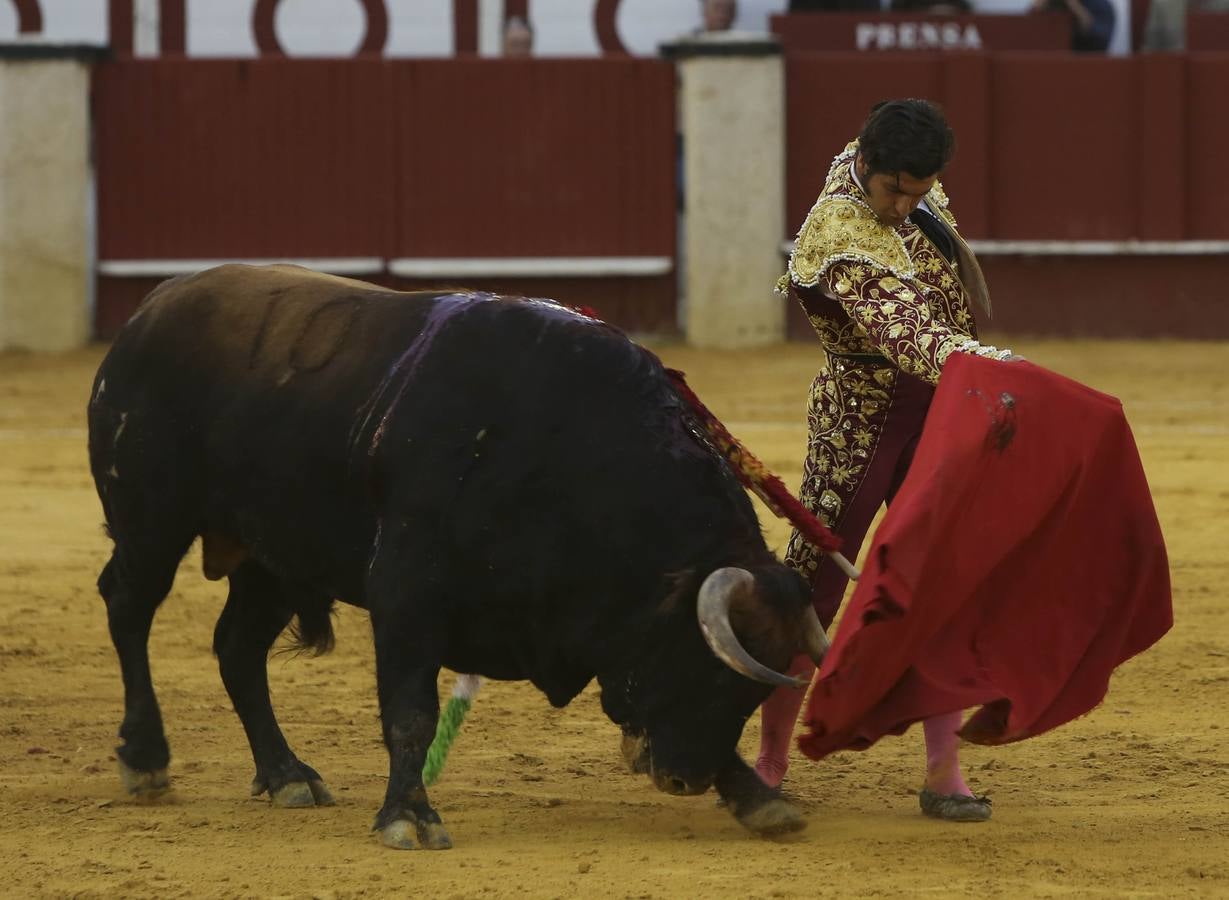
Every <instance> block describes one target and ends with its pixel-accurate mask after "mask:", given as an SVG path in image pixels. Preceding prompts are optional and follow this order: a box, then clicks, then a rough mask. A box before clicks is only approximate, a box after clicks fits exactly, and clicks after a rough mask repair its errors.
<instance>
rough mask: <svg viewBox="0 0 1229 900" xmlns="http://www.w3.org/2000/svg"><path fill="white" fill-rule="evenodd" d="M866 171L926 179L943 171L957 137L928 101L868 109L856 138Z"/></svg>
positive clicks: (886, 103) (891, 102)
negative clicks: (903, 173) (905, 174)
mask: <svg viewBox="0 0 1229 900" xmlns="http://www.w3.org/2000/svg"><path fill="white" fill-rule="evenodd" d="M858 145H859V147H858V149H859V150H861V151H862V159H863V160H864V161H865V162H866V165H867V167H868V168H869V172H868V173H867V174H868V175H874V174H876V173H878V172H887V173H894V172H907V173H908V174H910V175H912V176H913V177H914V178H929V177H930V176H932V175H937V174H939V173H940V172H942V171H943V170H944V169H945V168H946V167H947V164H948V162H950V161H951V158H952V154H953V153H955V151H956V137H955V135H953V134H952V129H951V127H950V126H949V125H948V124H947V119H946V118H945V117H944V115H943V110H942V109H940V108H939V106H938V105H936V104H934V103H931V102H930V101H929V100H913V99H909V100H885V101H883V102H881V103H876V104H875V105H874V106H872V107H871V112H870V115H869V116H867V117H866V122H865V124H863V126H862V133H861V134H860V135H858Z"/></svg>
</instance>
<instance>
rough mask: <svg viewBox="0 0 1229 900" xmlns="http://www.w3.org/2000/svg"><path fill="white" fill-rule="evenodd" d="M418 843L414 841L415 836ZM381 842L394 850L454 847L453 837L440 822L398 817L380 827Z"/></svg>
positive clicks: (447, 848) (446, 848)
mask: <svg viewBox="0 0 1229 900" xmlns="http://www.w3.org/2000/svg"><path fill="white" fill-rule="evenodd" d="M415 837H417V838H418V843H417V844H415V843H414V838H415ZM380 842H381V843H383V844H384V846H385V847H392V848H393V849H394V850H413V849H414V848H415V847H417V846H421V847H422V848H423V849H424V850H449V849H451V848H452V838H450V837H449V836H448V832H447V831H446V830H445V829H444V826H443V825H440V824H438V823H427V824H425V825H424V824H416V823H414V822H409V821H407V820H405V819H397V820H396V821H395V822H390V823H389V824H387V825H385V826H384V827H383V828H382V829H380Z"/></svg>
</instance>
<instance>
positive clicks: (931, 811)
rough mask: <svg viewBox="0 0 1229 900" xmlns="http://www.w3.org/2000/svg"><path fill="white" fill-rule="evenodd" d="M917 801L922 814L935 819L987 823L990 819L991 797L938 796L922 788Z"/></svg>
mask: <svg viewBox="0 0 1229 900" xmlns="http://www.w3.org/2000/svg"><path fill="white" fill-rule="evenodd" d="M917 799H918V804H919V805H920V806H921V807H922V812H923V813H925V814H926V815H928V816H930V817H931V818H934V819H946V820H947V821H948V822H985V821H986V820H987V819H989V818H990V798H989V797H966V796H965V795H964V794H936V793H935V792H934V791H932V790H930V789H929V788H922V789H921V791H919V792H918V795H917Z"/></svg>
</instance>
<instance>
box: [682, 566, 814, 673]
mask: <svg viewBox="0 0 1229 900" xmlns="http://www.w3.org/2000/svg"><path fill="white" fill-rule="evenodd" d="M754 590H755V578H754V576H752V574H751V573H750V572H748V571H747V570H746V569H736V568H732V567H727V568H724V569H717V570H716V571H714V572H713V573H712V574H710V575H709V576H708V577H707V578H705V579H704V583H703V584H702V585H700V593H699V596H698V597H697V598H696V617H697V618H698V619H699V620H700V631H701V633H703V635H704V640H706V641H707V642H708V645H709V647H711V648H712V649H713V652H714V653H716V654H717V658H718V659H720V660H721V661H722V662H723V663H725V664H726V665H727V666H729V667H730V668H731V669H733V670H734V671H735V672H738V673H739V674H741V675H746V676H747V677H748V678H750V679H752V680H753V681H762V682H764V683H765V684H772V685H778V686H780V685H788V686H789V687H806V686H807V685H808V684H809V683H810V679H803V678H791V677H790V676H789V675H784V674H782V673H780V672H778V671H776V670H775V669H770V668H768V666H766V665H764V664H763V663H761V662H758V661H757V660H756V659H755V658H754V657H752V656H751V654H750V653H748V652H747V651H746V649H745V648H744V647H743V645H742V644H741V643H739V640H738V637H737V635H735V634H734V627H733V626H732V625H731V624H730V607H731V605H732V604H733V603H734V602H736V601H737V600H739V599H741V598H743V597H748V596H750V594H751V592H752V591H754ZM818 624H819V622H818V620H817V621H816V625H818Z"/></svg>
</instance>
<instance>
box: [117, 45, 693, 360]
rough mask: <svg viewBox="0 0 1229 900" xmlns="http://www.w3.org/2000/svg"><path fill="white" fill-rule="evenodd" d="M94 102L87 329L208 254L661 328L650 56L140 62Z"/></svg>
mask: <svg viewBox="0 0 1229 900" xmlns="http://www.w3.org/2000/svg"><path fill="white" fill-rule="evenodd" d="M94 88H95V120H96V123H97V126H96V146H97V158H98V172H99V176H98V216H99V260H100V263H99V273H100V274H99V289H98V295H99V305H98V315H97V325H98V331H99V333H100V334H101V335H104V336H105V335H108V334H110V333H113V329H114V328H115V327H117V325H118V323H122V321H124V320H125V319H126V318H127V315H128V314H130V312H131V310H132V309H133V308H135V304H136V302H138V301H139V298H140V296H141V295H142V294H143V292H144V291H145V290H147V289H148V287H149V286H151V285H152V284H155V283H156V281H157V278H158V277H159V276H162V277H165V276H168V275H173V274H178V273H180V272H183V271H193V270H195V269H197V268H200V267H201V266H203V265H208V264H209V263H210V262H211V261H215V260H222V259H248V260H266V261H271V260H278V259H288V260H292V261H303V262H305V263H307V264H315V265H317V266H319V267H321V268H325V269H328V270H331V271H337V272H341V273H346V274H353V275H355V276H357V277H373V276H375V277H382V276H389V277H390V278H391V277H392V276H393V275H400V276H402V280H401V281H399V282H398V283H403V284H414V285H425V284H448V285H456V284H461V283H464V284H482V285H486V286H489V287H492V288H494V289H497V290H500V291H504V292H507V293H522V292H525V293H529V292H532V293H538V294H546V295H547V296H552V295H558V294H566V295H567V296H560V297H559V299H562V300H566V301H569V302H574V303H580V304H586V305H591V306H594V307H595V308H598V309H599V311H600V312H602V313H603V314H604V315H607V316H609V317H610V318H611V319H612V320H613V321H616V322H618V323H620V324H624V325H627V326H628V327H629V328H641V327H644V326H645V325H646V324H649V325H651V326H652V327H653V328H654V329H656V330H663V331H667V332H668V331H673V329H674V318H675V316H674V305H675V300H674V298H675V293H676V292H675V279H676V275H675V273H674V258H675V242H676V199H675V198H676V189H675V177H676V173H675V158H674V152H675V150H674V148H675V126H674V73H673V70H672V68H671V66H670V65H669V64H667V63H665V62H662V61H659V60H642V59H630V58H625V59H618V60H569V61H558V60H551V61H548V60H528V61H521V60H464V61H456V60H379V59H359V60H311V61H305V60H285V59H268V60H265V59H262V60H208V61H201V60H155V61H145V60H141V61H125V62H116V63H109V64H105V65H102V66H100V67H99V68H98V69H97V71H96V73H95V83H94ZM526 261H530V264H529V265H525V263H526ZM475 262H477V263H478V266H477V267H475V265H474V263H475ZM586 269H588V270H590V271H591V272H592V276H591V277H589V278H587V279H586V278H585V277H583V275H582V273H583V272H584V271H585V270H586ZM606 277H615V278H617V279H622V282H623V284H624V285H625V287H624V288H623V289H619V290H613V291H612V290H611V288H610V285H609V284H604V283H602V279H603V278H606ZM559 279H566V280H567V283H566V284H563V283H561V282H560V281H559ZM586 283H588V284H589V285H591V289H586V287H585V285H586ZM543 287H545V288H546V289H545V290H543ZM603 307H606V308H603Z"/></svg>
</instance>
